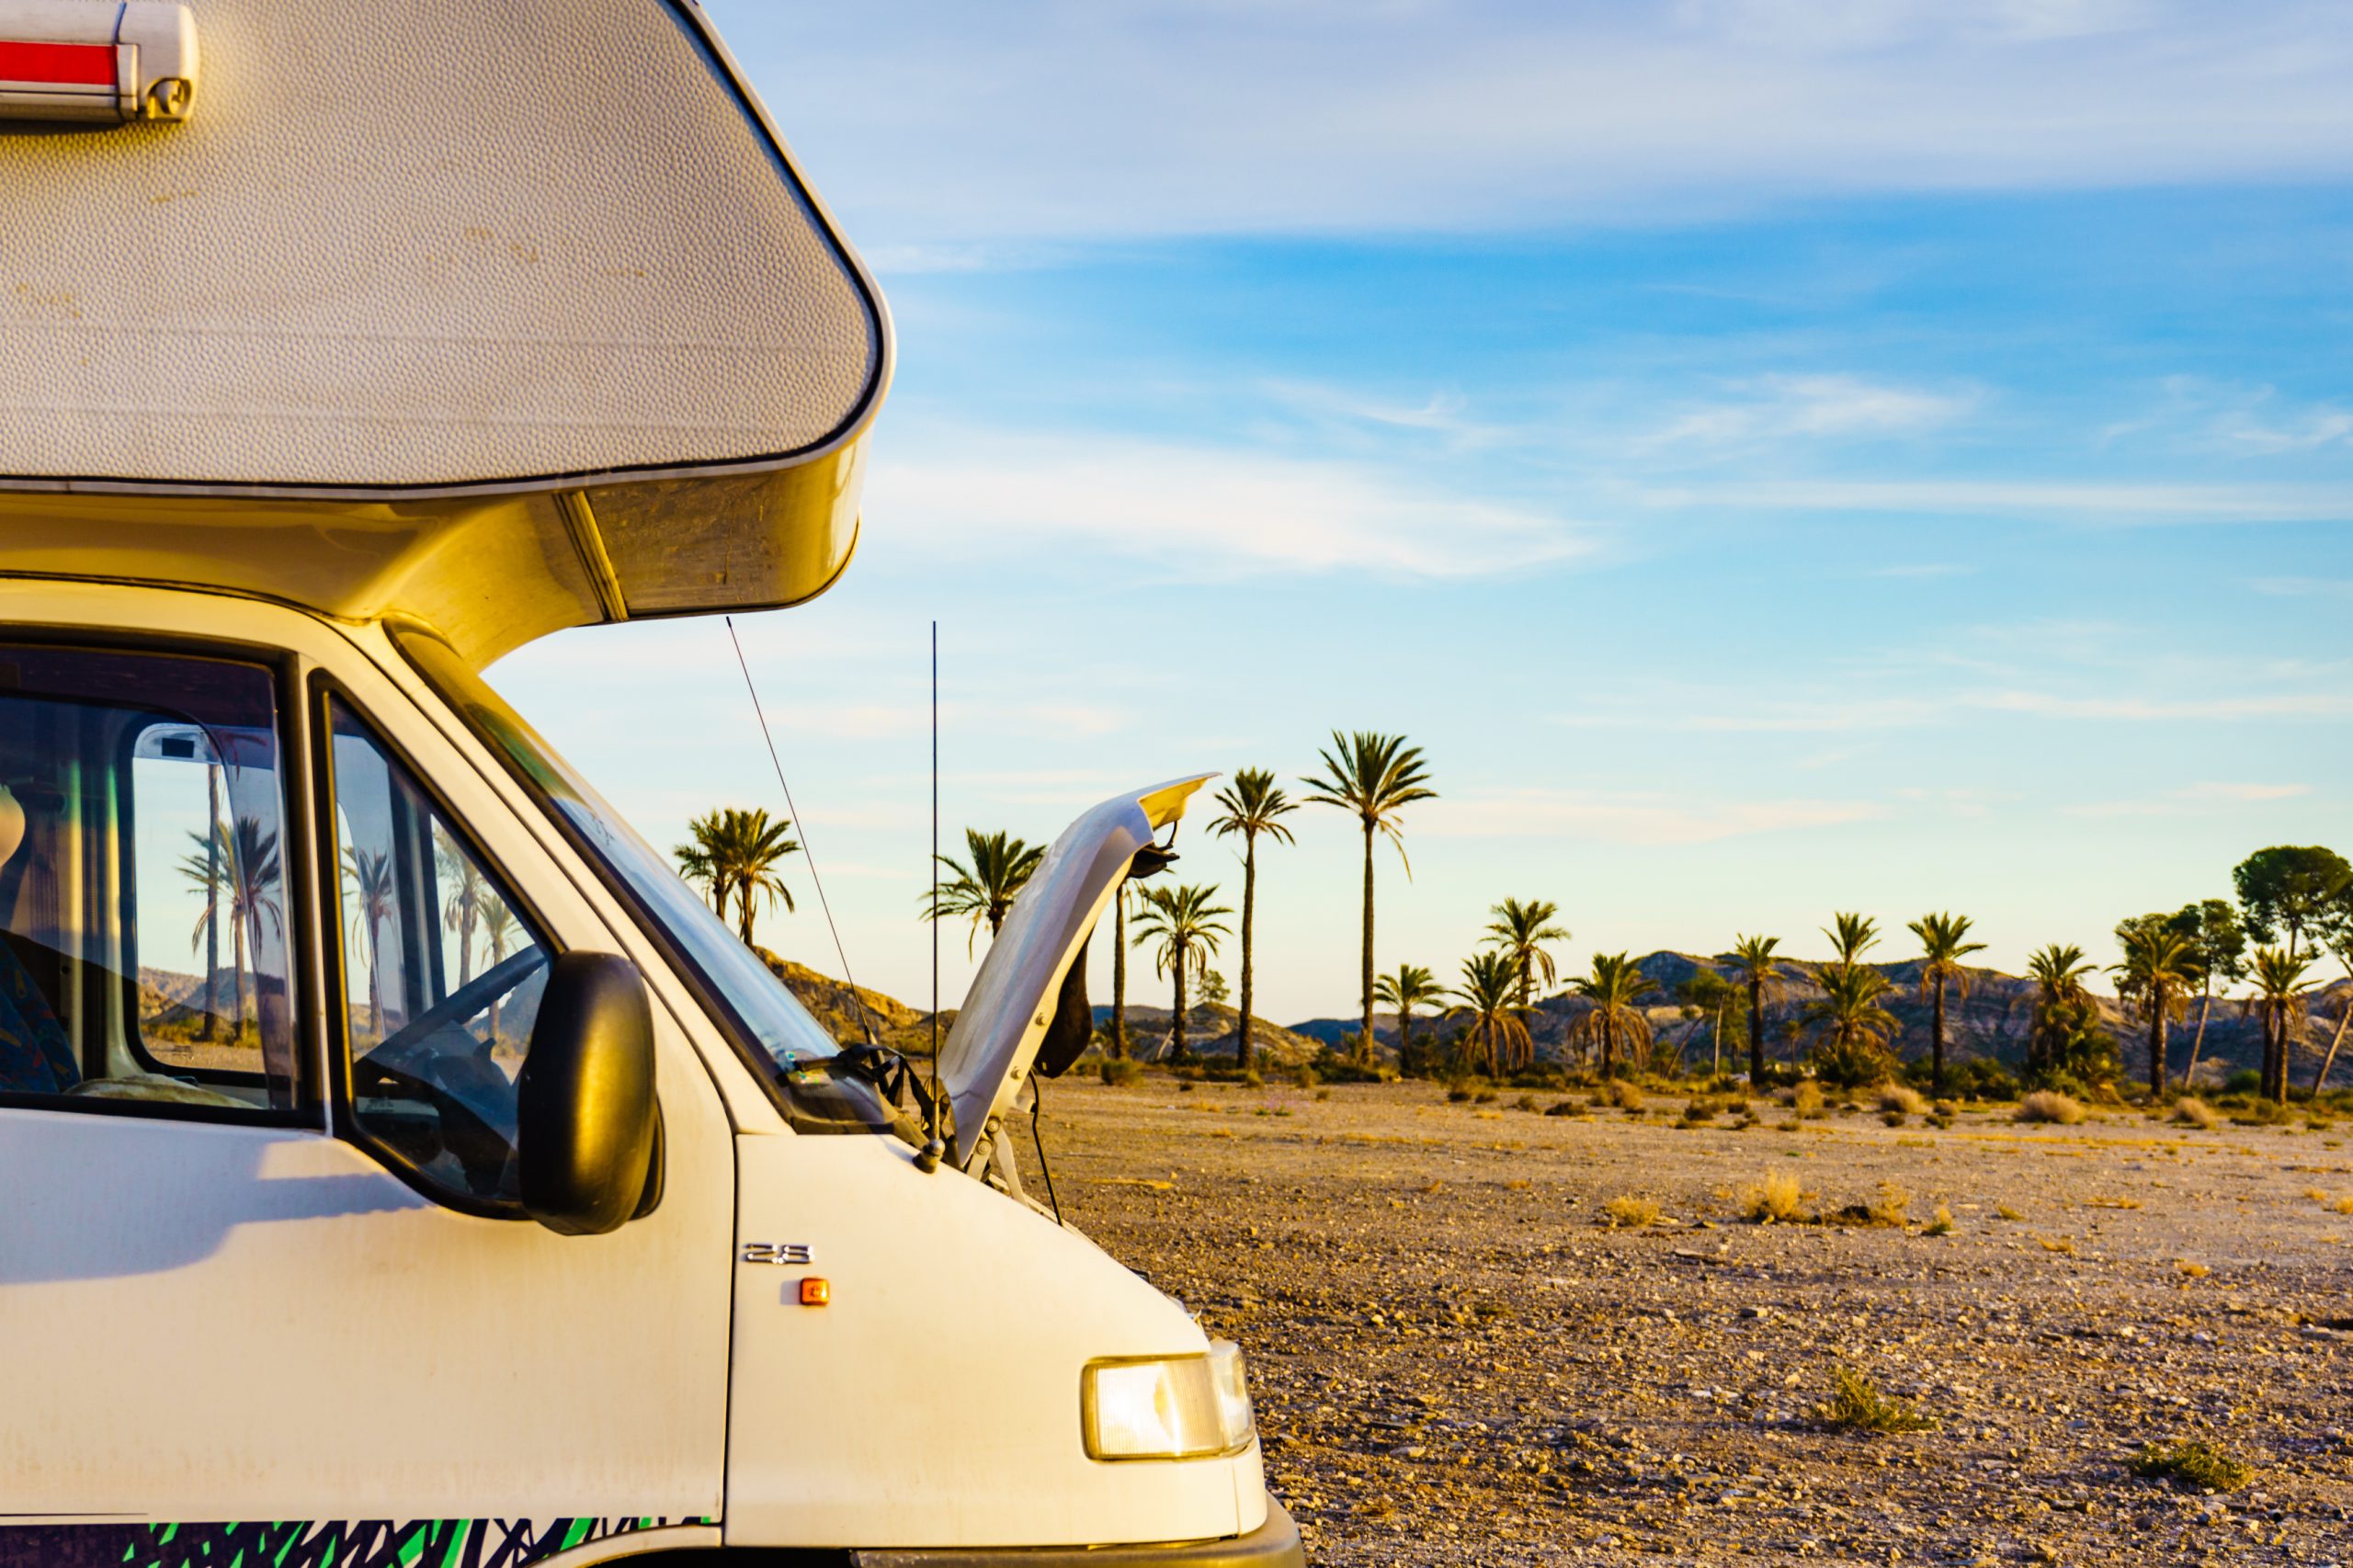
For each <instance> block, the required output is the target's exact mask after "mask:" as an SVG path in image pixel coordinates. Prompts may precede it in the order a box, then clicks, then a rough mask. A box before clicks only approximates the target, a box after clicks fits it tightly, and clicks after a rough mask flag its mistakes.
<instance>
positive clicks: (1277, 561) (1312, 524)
mask: <svg viewBox="0 0 2353 1568" xmlns="http://www.w3.org/2000/svg"><path fill="white" fill-rule="evenodd" d="M870 496H871V498H872V499H871V509H872V510H873V511H874V512H875V513H876V514H878V515H880V514H881V513H883V512H884V511H885V510H886V509H887V511H888V513H889V515H890V516H891V517H892V519H893V527H894V528H896V529H897V530H898V532H899V533H900V534H902V535H905V536H915V537H919V538H920V539H921V540H923V541H924V542H925V545H926V548H944V549H947V550H949V551H970V552H985V553H988V554H991V555H1001V554H1002V553H1003V551H1005V550H1006V548H1007V546H1008V544H1010V543H1013V542H1019V543H1021V544H1023V545H1025V546H1028V547H1035V546H1039V545H1045V546H1048V547H1055V546H1061V547H1069V546H1084V547H1086V548H1087V549H1090V550H1095V551H1102V552H1105V553H1108V554H1111V555H1119V556H1128V557H1142V558H1148V559H1151V560H1153V561H1155V562H1161V563H1163V564H1164V565H1165V567H1166V568H1167V569H1168V570H1170V571H1173V572H1175V573H1176V574H1180V575H1185V576H1190V577H1196V578H1199V577H1210V578H1214V577H1221V576H1233V575H1245V574H1263V573H1284V572H1306V573H1324V572H1369V573H1374V574H1385V575H1392V576H1401V577H1440V578H1449V577H1478V576H1485V575H1490V574H1495V573H1502V572H1511V571H1518V570H1522V569H1526V568H1529V567H1535V566H1544V565H1555V564H1559V563H1562V562H1572V561H1575V560H1577V559H1579V558H1581V557H1583V556H1586V555H1587V554H1589V553H1590V552H1591V551H1592V550H1593V548H1594V546H1593V543H1592V541H1591V540H1590V538H1589V537H1588V536H1587V533H1586V530H1585V529H1584V528H1580V527H1579V526H1578V525H1576V524H1574V523H1573V522H1571V521H1569V520H1568V519H1565V518H1563V517H1556V516H1553V515H1552V514H1549V513H1546V512H1543V511H1540V510H1537V509H1535V508H1533V507H1527V506H1514V505H1511V504H1508V503H1505V502H1499V501H1495V500H1483V499H1480V498H1478V497H1476V496H1469V495H1463V494H1458V493H1455V492H1452V491H1449V490H1447V489H1445V488H1442V487H1440V486H1438V485H1436V484H1433V483H1430V482H1428V481H1427V480H1423V479H1419V478H1417V477H1416V476H1415V475H1414V474H1412V473H1410V472H1396V471H1393V470H1391V469H1388V468H1385V467H1381V466H1379V465H1373V464H1368V463H1358V462H1345V461H1335V460H1317V459H1311V458H1294V457H1284V456H1273V455H1268V454H1265V453H1261V452H1255V451H1251V450H1247V449H1237V448H1222V447H1212V446H1180V445H1176V444H1173V443H1163V442H1156V441H1144V440H1136V439H1128V438H1115V437H1095V436H1068V437H1035V436H1027V435H1013V434H995V435H985V434H980V433H974V432H963V433H960V434H958V435H956V436H953V437H949V438H947V439H944V440H934V441H929V442H926V443H924V444H922V445H920V446H919V447H918V448H917V449H915V450H913V451H911V452H910V451H908V450H907V449H904V448H902V449H899V451H898V453H897V454H895V455H893V456H890V457H885V458H883V459H881V460H878V462H877V465H876V469H875V472H874V475H873V478H872V480H871V482H870Z"/></svg>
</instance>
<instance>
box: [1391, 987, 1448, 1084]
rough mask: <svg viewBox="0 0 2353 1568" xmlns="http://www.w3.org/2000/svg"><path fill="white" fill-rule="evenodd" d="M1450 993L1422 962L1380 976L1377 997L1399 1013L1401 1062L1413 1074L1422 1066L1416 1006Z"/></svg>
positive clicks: (1399, 1064) (1399, 1062) (1408, 1072)
mask: <svg viewBox="0 0 2353 1568" xmlns="http://www.w3.org/2000/svg"><path fill="white" fill-rule="evenodd" d="M1446 994H1447V992H1446V988H1445V987H1444V986H1442V985H1440V984H1439V983H1438V982H1437V981H1436V980H1434V979H1432V978H1431V977H1430V971H1428V970H1426V969H1424V968H1423V967H1422V966H1421V965H1419V964H1412V963H1409V964H1400V965H1398V967H1397V972H1396V973H1394V974H1383V975H1379V976H1376V977H1375V978H1374V980H1373V983H1372V997H1373V1000H1374V1001H1376V1002H1378V1003H1380V1004H1381V1006H1384V1007H1387V1008H1388V1009H1390V1010H1391V1011H1392V1012H1393V1013H1395V1014H1396V1015H1397V1064H1398V1067H1399V1069H1400V1070H1401V1071H1403V1072H1404V1073H1406V1074H1413V1073H1414V1072H1415V1071H1416V1070H1417V1069H1419V1068H1420V1066H1421V1059H1420V1058H1419V1057H1418V1056H1417V1055H1416V1054H1415V1050H1414V1009H1415V1008H1416V1007H1428V1006H1432V1005H1433V1004H1435V1003H1436V1002H1438V1000H1439V999H1440V998H1442V997H1443V996H1445V995H1446Z"/></svg>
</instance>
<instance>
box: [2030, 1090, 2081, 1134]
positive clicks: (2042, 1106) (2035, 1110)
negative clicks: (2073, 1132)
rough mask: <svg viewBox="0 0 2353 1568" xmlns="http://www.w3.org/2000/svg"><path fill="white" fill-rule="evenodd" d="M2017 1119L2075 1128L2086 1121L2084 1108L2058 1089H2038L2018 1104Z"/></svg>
mask: <svg viewBox="0 0 2353 1568" xmlns="http://www.w3.org/2000/svg"><path fill="white" fill-rule="evenodd" d="M2017 1119H2018V1120H2019V1121H2055V1122H2057V1123H2058V1124H2059V1125H2060V1126H2062V1127H2073V1126H2075V1124H2076V1123H2077V1122H2079V1121H2081V1120H2083V1119H2084V1108H2083V1107H2082V1106H2080V1105H2078V1104H2076V1103H2075V1101H2074V1100H2073V1099H2071V1098H2069V1097H2068V1096H2065V1095H2063V1094H2061V1093H2060V1092H2059V1091H2058V1090H2056V1089H2037V1090H2035V1091H2034V1093H2032V1094H2030V1095H2029V1096H2027V1097H2026V1098H2024V1099H2022V1100H2020V1101H2019V1102H2018V1117H2017Z"/></svg>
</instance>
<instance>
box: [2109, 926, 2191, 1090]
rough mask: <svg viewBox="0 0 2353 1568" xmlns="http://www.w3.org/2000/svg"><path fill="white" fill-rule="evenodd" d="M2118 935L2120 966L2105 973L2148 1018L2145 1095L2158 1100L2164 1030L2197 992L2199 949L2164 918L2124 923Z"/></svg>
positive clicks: (2162, 1073)
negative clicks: (2119, 940)
mask: <svg viewBox="0 0 2353 1568" xmlns="http://www.w3.org/2000/svg"><path fill="white" fill-rule="evenodd" d="M2118 935H2119V937H2120V939H2121V941H2122V943H2123V947H2124V961H2123V962H2122V963H2120V964H2116V965H2114V966H2112V967H2111V968H2110V969H2109V973H2111V974H2113V975H2115V976H2116V977H2117V979H2118V982H2119V986H2118V988H2119V990H2120V992H2121V993H2123V994H2129V995H2131V996H2132V997H2133V998H2135V999H2136V1001H2137V1002H2138V1003H2139V1005H2140V1006H2142V1007H2143V1009H2144V1010H2145V1011H2146V1012H2147V1013H2148V1015H2149V1093H2151V1094H2152V1095H2162V1094H2164V1093H2165V1025H2166V1024H2167V1023H2168V1022H2170V1021H2171V1020H2173V1019H2175V1018H2177V1017H2180V1016H2181V1015H2182V1014H2183V1013H2184V1012H2186V1011H2187V1010H2188V1005H2189V994H2190V993H2191V992H2192V991H2193V990H2195V989H2197V987H2198V984H2199V982H2200V969H2199V967H2198V946H2197V943H2196V941H2195V940H2194V939H2193V938H2191V937H2188V936H2187V935H2185V934H2184V933H2183V932H2181V931H2179V930H2177V929H2176V928H2175V926H2173V925H2172V923H2171V922H2170V921H2169V920H2168V919H2166V918H2165V917H2163V916H2160V917H2159V918H2157V919H2156V920H2154V922H2151V923H2148V924H2145V925H2140V926H2132V925H2131V924H2130V923H2129V922H2128V923H2127V926H2125V927H2120V928H2119V932H2118Z"/></svg>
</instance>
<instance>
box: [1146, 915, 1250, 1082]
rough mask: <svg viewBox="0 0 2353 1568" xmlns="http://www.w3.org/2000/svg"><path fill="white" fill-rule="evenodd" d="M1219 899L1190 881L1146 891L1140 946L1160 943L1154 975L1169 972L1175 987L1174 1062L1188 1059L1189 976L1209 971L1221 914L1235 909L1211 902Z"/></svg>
mask: <svg viewBox="0 0 2353 1568" xmlns="http://www.w3.org/2000/svg"><path fill="white" fill-rule="evenodd" d="M1216 896H1217V889H1216V888H1215V887H1213V886H1212V887H1199V886H1195V885H1193V884H1190V883H1188V884H1187V885H1185V886H1183V887H1175V888H1144V889H1142V890H1141V892H1140V897H1141V901H1142V905H1143V907H1142V910H1141V911H1139V912H1138V914H1137V916H1136V946H1138V947H1142V946H1143V944H1144V943H1146V942H1148V941H1154V940H1155V939H1156V940H1157V941H1158V943H1159V946H1158V947H1156V948H1155V949H1154V950H1153V972H1154V973H1155V974H1165V975H1167V976H1168V977H1169V979H1170V982H1171V983H1172V984H1173V985H1174V986H1175V997H1174V1001H1173V1003H1172V1008H1171V1011H1170V1013H1169V1017H1168V1040H1169V1052H1168V1054H1169V1059H1170V1060H1171V1061H1174V1062H1182V1061H1184V1060H1185V981H1186V978H1187V976H1188V975H1199V974H1200V973H1201V972H1202V971H1204V970H1206V969H1207V968H1208V967H1209V961H1210V955H1211V953H1214V952H1216V951H1217V939H1218V938H1219V937H1222V936H1224V935H1225V932H1226V928H1225V927H1224V926H1222V925H1220V924H1219V923H1218V916H1219V915H1231V914H1233V911H1232V910H1230V909H1225V908H1222V907H1221V906H1218V905H1216V904H1212V903H1210V900H1211V899H1212V898H1214V897H1216Z"/></svg>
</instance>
